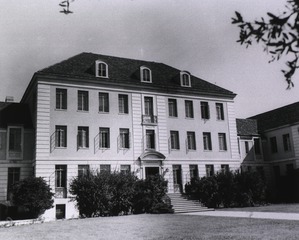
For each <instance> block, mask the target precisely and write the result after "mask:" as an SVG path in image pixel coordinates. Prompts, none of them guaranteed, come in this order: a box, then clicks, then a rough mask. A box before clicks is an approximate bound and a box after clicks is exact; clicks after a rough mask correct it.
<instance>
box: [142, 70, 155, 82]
mask: <svg viewBox="0 0 299 240" xmlns="http://www.w3.org/2000/svg"><path fill="white" fill-rule="evenodd" d="M140 74H141V82H149V83H150V82H152V73H151V70H150V69H149V68H146V67H141V68H140Z"/></svg>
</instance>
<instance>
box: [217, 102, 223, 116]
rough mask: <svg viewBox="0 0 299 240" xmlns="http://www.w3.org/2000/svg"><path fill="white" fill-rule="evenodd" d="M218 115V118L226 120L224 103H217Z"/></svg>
mask: <svg viewBox="0 0 299 240" xmlns="http://www.w3.org/2000/svg"><path fill="white" fill-rule="evenodd" d="M216 115H217V120H224V111H223V104H222V103H216Z"/></svg>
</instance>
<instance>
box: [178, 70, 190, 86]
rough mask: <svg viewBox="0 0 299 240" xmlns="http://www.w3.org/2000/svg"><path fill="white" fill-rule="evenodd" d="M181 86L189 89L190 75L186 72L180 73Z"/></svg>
mask: <svg viewBox="0 0 299 240" xmlns="http://www.w3.org/2000/svg"><path fill="white" fill-rule="evenodd" d="M180 75H181V86H182V87H191V81H190V74H188V73H186V72H181V74H180Z"/></svg>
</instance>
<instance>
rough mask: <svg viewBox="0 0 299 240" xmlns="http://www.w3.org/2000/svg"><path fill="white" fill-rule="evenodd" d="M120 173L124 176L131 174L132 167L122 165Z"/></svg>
mask: <svg viewBox="0 0 299 240" xmlns="http://www.w3.org/2000/svg"><path fill="white" fill-rule="evenodd" d="M120 172H121V173H124V174H129V173H130V172H131V166H130V165H120Z"/></svg>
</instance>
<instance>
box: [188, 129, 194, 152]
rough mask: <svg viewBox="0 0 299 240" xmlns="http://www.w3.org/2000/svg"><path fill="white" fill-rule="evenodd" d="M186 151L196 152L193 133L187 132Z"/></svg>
mask: <svg viewBox="0 0 299 240" xmlns="http://www.w3.org/2000/svg"><path fill="white" fill-rule="evenodd" d="M187 149H188V150H189V151H190V150H193V151H195V150H196V137H195V132H189V131H188V132H187Z"/></svg>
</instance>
